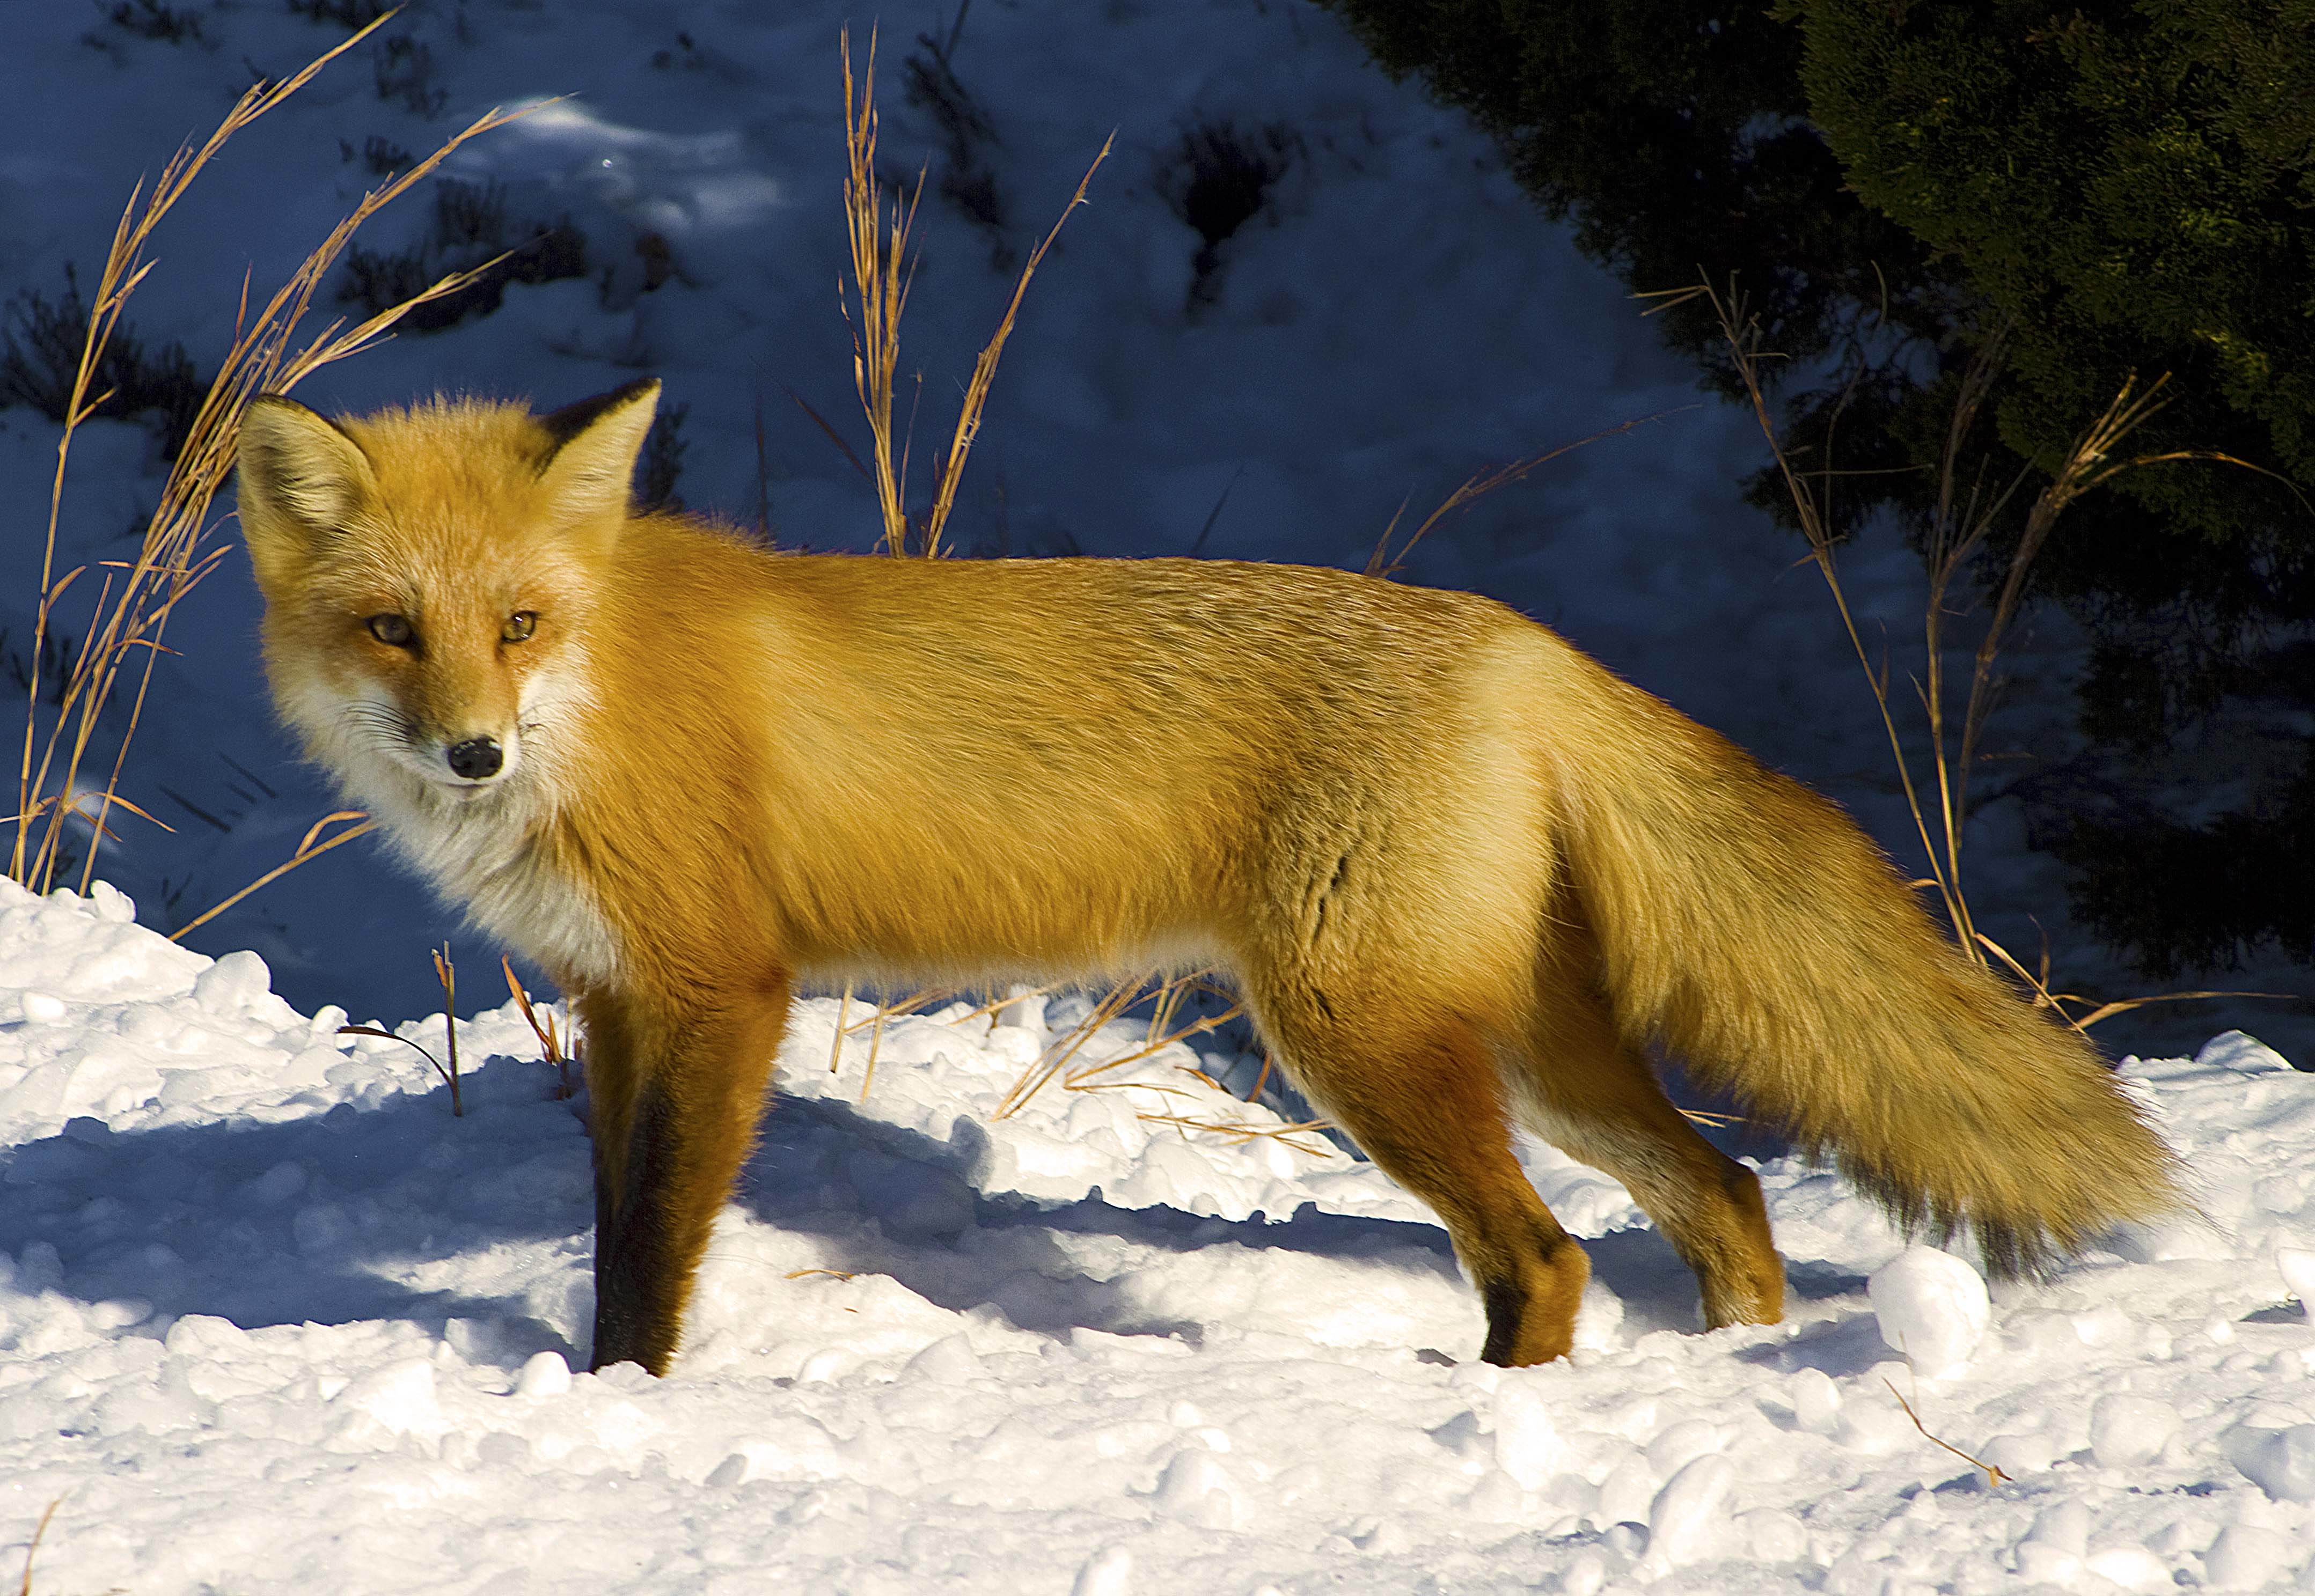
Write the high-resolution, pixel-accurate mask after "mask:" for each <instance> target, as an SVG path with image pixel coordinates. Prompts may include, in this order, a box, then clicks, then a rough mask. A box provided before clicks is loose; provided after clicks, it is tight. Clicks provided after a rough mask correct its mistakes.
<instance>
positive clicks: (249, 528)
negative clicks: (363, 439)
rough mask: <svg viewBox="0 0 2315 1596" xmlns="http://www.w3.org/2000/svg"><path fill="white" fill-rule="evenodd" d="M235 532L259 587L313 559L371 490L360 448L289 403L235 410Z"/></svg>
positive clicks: (264, 402) (269, 401)
mask: <svg viewBox="0 0 2315 1596" xmlns="http://www.w3.org/2000/svg"><path fill="white" fill-rule="evenodd" d="M238 453H239V460H238V464H237V474H238V480H239V483H240V494H241V531H242V536H244V538H246V539H247V540H248V543H249V559H250V563H251V564H252V565H253V566H254V567H255V568H256V571H257V581H258V585H259V586H260V587H262V588H264V589H265V590H268V591H271V590H272V589H273V588H274V587H275V586H276V585H277V582H278V581H279V579H280V578H282V577H284V576H286V575H287V574H288V572H291V571H292V570H293V569H295V567H296V566H297V564H298V563H301V562H304V561H306V560H308V559H310V558H311V557H312V555H313V553H314V549H315V544H316V542H317V540H318V539H319V538H321V537H323V536H326V535H327V534H329V533H331V532H333V531H334V530H336V529H337V528H341V527H342V526H344V525H345V524H346V522H347V520H348V519H350V517H351V516H352V515H353V513H354V511H355V510H356V508H357V507H359V505H360V504H361V503H362V502H363V501H365V500H367V499H368V498H369V497H370V496H371V495H372V493H373V492H375V491H376V489H377V478H376V477H375V476H374V475H373V474H371V471H370V466H369V458H368V456H366V455H364V454H363V453H362V451H361V446H360V445H359V444H358V443H356V442H355V441H354V440H353V439H351V438H350V437H348V436H347V435H346V433H345V432H344V431H342V430H341V429H339V428H338V427H337V426H335V425H334V424H333V423H332V422H331V421H328V420H327V419H326V418H324V417H323V416H320V415H317V414H315V412H313V411H310V410H308V409H306V407H305V406H304V405H302V404H300V403H297V401H296V400H294V399H284V398H282V397H281V396H280V395H276V394H266V395H260V396H259V397H257V398H255V399H253V400H251V401H250V402H249V408H248V409H247V410H245V411H244V412H242V418H241V442H240V446H239V450H238Z"/></svg>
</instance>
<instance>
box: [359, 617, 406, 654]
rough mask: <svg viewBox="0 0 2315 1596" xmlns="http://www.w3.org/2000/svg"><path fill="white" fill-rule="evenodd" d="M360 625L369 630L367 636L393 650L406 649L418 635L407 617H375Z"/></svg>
mask: <svg viewBox="0 0 2315 1596" xmlns="http://www.w3.org/2000/svg"><path fill="white" fill-rule="evenodd" d="M362 625H365V626H368V628H369V634H370V635H371V636H372V637H375V638H377V640H378V641H379V642H380V643H387V644H390V645H392V646H393V647H395V648H408V647H409V646H410V644H411V641H412V639H413V638H415V637H416V636H417V635H418V634H417V633H416V632H415V631H413V630H412V627H411V625H410V620H409V617H408V616H398V615H376V616H370V618H369V619H368V620H367V621H364V622H363V623H362Z"/></svg>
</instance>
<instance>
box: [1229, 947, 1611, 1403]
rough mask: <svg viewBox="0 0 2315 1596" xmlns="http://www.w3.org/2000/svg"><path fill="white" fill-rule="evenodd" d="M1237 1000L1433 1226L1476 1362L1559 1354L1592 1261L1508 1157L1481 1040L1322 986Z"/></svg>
mask: <svg viewBox="0 0 2315 1596" xmlns="http://www.w3.org/2000/svg"><path fill="white" fill-rule="evenodd" d="M1250 996H1253V997H1254V998H1255V1011H1256V1017H1257V1019H1258V1021H1259V1023H1260V1024H1261V1027H1262V1029H1263V1032H1264V1035H1265V1036H1266V1037H1267V1038H1268V1040H1269V1041H1270V1042H1271V1044H1272V1045H1273V1048H1274V1049H1276V1050H1277V1051H1278V1052H1279V1054H1280V1056H1281V1058H1282V1060H1283V1061H1284V1062H1285V1064H1286V1065H1287V1067H1288V1068H1289V1070H1290V1071H1291V1074H1292V1075H1293V1077H1294V1078H1295V1080H1296V1083H1297V1084H1298V1085H1299V1086H1301V1087H1302V1089H1303V1090H1304V1092H1305V1093H1306V1094H1308V1095H1309V1097H1310V1098H1311V1100H1312V1101H1313V1102H1314V1103H1316V1104H1317V1105H1318V1106H1319V1107H1320V1109H1321V1110H1322V1112H1324V1113H1327V1114H1328V1115H1330V1116H1331V1117H1332V1118H1333V1120H1334V1122H1335V1123H1336V1124H1337V1125H1339V1126H1341V1127H1342V1129H1343V1130H1344V1131H1348V1132H1349V1133H1350V1135H1351V1138H1352V1139H1353V1140H1354V1141H1356V1142H1357V1143H1358V1144H1359V1147H1360V1148H1361V1150H1362V1151H1363V1152H1364V1153H1365V1154H1366V1155H1367V1157H1370V1158H1371V1159H1373V1160H1374V1162H1375V1163H1376V1164H1377V1165H1379V1166H1380V1167H1381V1168H1382V1170H1383V1171H1384V1173H1386V1174H1388V1175H1389V1176H1390V1177H1391V1178H1392V1179H1393V1180H1395V1181H1397V1183H1398V1184H1400V1185H1402V1186H1405V1187H1406V1189H1407V1190H1408V1191H1410V1192H1412V1193H1415V1196H1417V1197H1419V1198H1421V1199H1422V1200H1423V1201H1424V1202H1425V1203H1427V1204H1429V1205H1430V1207H1431V1209H1432V1211H1433V1212H1435V1213H1437V1214H1438V1216H1439V1217H1440V1219H1441V1220H1442V1221H1443V1222H1444V1223H1445V1224H1446V1227H1447V1232H1448V1235H1449V1236H1450V1237H1452V1238H1453V1240H1454V1244H1455V1251H1456V1255H1458V1256H1459V1257H1460V1258H1461V1259H1462V1261H1463V1264H1464V1267H1465V1268H1466V1269H1467V1270H1468V1272H1470V1275H1471V1278H1472V1280H1473V1282H1474V1283H1475V1284H1476V1285H1477V1288H1478V1290H1479V1297H1480V1300H1481V1301H1482V1302H1483V1303H1484V1304H1485V1306H1486V1315H1487V1339H1486V1346H1485V1348H1484V1349H1483V1350H1482V1351H1481V1352H1480V1354H1479V1355H1480V1357H1481V1358H1482V1359H1484V1360H1485V1361H1487V1362H1489V1363H1495V1364H1500V1365H1503V1366H1505V1367H1518V1366H1520V1365H1523V1364H1529V1363H1543V1362H1548V1361H1550V1360H1551V1359H1554V1358H1557V1357H1562V1356H1564V1355H1566V1352H1567V1351H1568V1348H1569V1347H1570V1346H1571V1345H1572V1344H1573V1343H1574V1330H1575V1309H1576V1305H1577V1304H1578V1302H1579V1301H1581V1299H1582V1298H1583V1286H1584V1282H1585V1281H1588V1280H1589V1279H1590V1278H1591V1272H1592V1267H1591V1264H1590V1261H1589V1260H1587V1259H1586V1258H1585V1257H1584V1255H1583V1248H1582V1247H1581V1246H1577V1245H1576V1244H1575V1241H1574V1238H1573V1237H1569V1235H1568V1234H1567V1232H1566V1231H1565V1230H1563V1229H1561V1228H1560V1227H1559V1222H1558V1221H1557V1219H1553V1218H1552V1216H1551V1210H1549V1209H1548V1208H1546V1207H1545V1206H1544V1205H1543V1200H1542V1199H1541V1198H1539V1197H1538V1196H1537V1195H1536V1193H1535V1188H1534V1187H1533V1186H1532V1185H1530V1184H1529V1183H1528V1178H1527V1175H1526V1173H1525V1172H1524V1171H1523V1170H1521V1168H1520V1166H1519V1161H1518V1160H1517V1159H1516V1158H1514V1157H1512V1141H1511V1122H1510V1119H1509V1116H1508V1114H1507V1112H1506V1104H1505V1103H1504V1100H1503V1086H1502V1082H1501V1080H1500V1078H1499V1077H1498V1076H1497V1074H1496V1070H1495V1056H1494V1054H1495V1050H1494V1047H1493V1045H1492V1044H1491V1043H1490V1042H1489V1041H1488V1040H1487V1039H1486V1037H1485V1036H1484V1035H1482V1034H1481V1033H1479V1032H1478V1030H1477V1028H1476V1027H1475V1026H1473V1025H1472V1024H1470V1023H1469V1022H1468V1021H1466V1020H1462V1019H1459V1018H1455V1017H1450V1016H1448V1015H1445V1014H1444V1013H1442V1014H1441V1015H1436V1016H1433V1017H1432V1018H1431V1019H1429V1021H1428V1022H1427V1023H1418V1024H1408V1023H1405V1022H1399V1023H1393V1021H1392V1020H1391V1018H1390V1016H1389V1015H1388V1014H1386V1013H1384V1012H1383V1011H1382V1009H1381V1006H1379V1005H1361V1004H1355V1003H1352V1002H1348V1001H1346V1000H1345V998H1343V997H1341V996H1338V995H1335V994H1334V993H1332V992H1329V993H1328V994H1327V995H1326V997H1324V998H1320V997H1318V996H1317V993H1316V992H1315V990H1314V991H1311V992H1310V993H1309V994H1308V998H1307V999H1306V998H1303V996H1302V995H1301V994H1296V993H1282V992H1278V991H1273V992H1271V993H1268V994H1250Z"/></svg>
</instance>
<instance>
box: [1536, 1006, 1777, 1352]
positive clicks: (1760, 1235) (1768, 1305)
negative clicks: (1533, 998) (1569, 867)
mask: <svg viewBox="0 0 2315 1596" xmlns="http://www.w3.org/2000/svg"><path fill="white" fill-rule="evenodd" d="M1539 999H1540V1002H1539V1013H1538V1015H1537V1017H1536V1019H1535V1020H1534V1021H1533V1023H1532V1024H1531V1026H1530V1036H1529V1047H1528V1052H1527V1056H1526V1057H1525V1058H1523V1059H1522V1060H1520V1063H1519V1066H1518V1068H1519V1084H1518V1095H1519V1097H1520V1099H1521V1103H1520V1107H1521V1111H1522V1112H1521V1118H1522V1119H1523V1120H1525V1121H1526V1122H1527V1123H1528V1125H1529V1127H1530V1129H1531V1130H1533V1131H1535V1132H1536V1133H1537V1134H1538V1135H1539V1136H1541V1137H1542V1138H1543V1139H1545V1140H1547V1141H1548V1142H1550V1143H1551V1144H1552V1145H1553V1146H1555V1147H1557V1148H1559V1149H1560V1150H1561V1151H1563V1152H1565V1153H1566V1154H1567V1155H1568V1156H1569V1157H1573V1158H1577V1159H1581V1160H1582V1161H1583V1162H1584V1163H1586V1164H1589V1165H1591V1166H1592V1167H1594V1168H1596V1169H1602V1170H1605V1171H1606V1172H1607V1173H1608V1174H1610V1175H1613V1176H1614V1177H1615V1178H1616V1179H1618V1180H1619V1181H1621V1182H1622V1183H1623V1184H1624V1186H1625V1189H1626V1190H1628V1191H1629V1192H1630V1193H1632V1196H1633V1198H1634V1200H1635V1201H1637V1202H1638V1203H1639V1205H1640V1207H1641V1208H1642V1209H1643V1210H1645V1211H1646V1213H1647V1216H1648V1218H1649V1219H1652V1220H1654V1223H1655V1226H1656V1228H1657V1229H1659V1230H1661V1231H1662V1232H1663V1234H1664V1236H1665V1237H1666V1239H1668V1240H1669V1241H1671V1243H1672V1249H1673V1251H1675V1252H1677V1253H1678V1254H1679V1255H1681V1260H1682V1261H1683V1262H1684V1263H1686V1264H1688V1266H1689V1268H1690V1269H1691V1270H1693V1271H1694V1272H1695V1274H1696V1281H1697V1286H1698V1289H1699V1291H1700V1292H1701V1294H1702V1297H1703V1301H1704V1322H1705V1325H1706V1326H1707V1328H1710V1329H1715V1330H1716V1329H1718V1328H1720V1327H1721V1326H1724V1325H1773V1324H1775V1323H1777V1321H1778V1320H1779V1319H1781V1318H1782V1317H1784V1298H1785V1272H1784V1263H1783V1261H1782V1260H1781V1259H1780V1258H1779V1257H1778V1255H1777V1247H1776V1243H1775V1241H1774V1239H1773V1238H1772V1237H1770V1230H1769V1216H1768V1210H1767V1209H1766V1208H1765V1207H1764V1206H1763V1204H1762V1203H1761V1182H1760V1179H1759V1177H1758V1176H1756V1175H1753V1173H1752V1171H1751V1170H1750V1169H1748V1168H1746V1167H1745V1166H1743V1165H1742V1164H1740V1163H1738V1162H1737V1161H1736V1160H1735V1159H1734V1158H1731V1157H1727V1156H1726V1155H1725V1154H1724V1153H1722V1152H1721V1151H1720V1150H1719V1149H1718V1148H1715V1147H1714V1146H1713V1145H1712V1144H1711V1143H1710V1142H1708V1141H1707V1140H1705V1139H1704V1138H1703V1137H1702V1136H1701V1135H1700V1134H1699V1133H1698V1131H1697V1129H1696V1127H1695V1126H1694V1125H1693V1124H1691V1123H1690V1122H1689V1120H1688V1118H1687V1116H1686V1115H1684V1114H1682V1113H1681V1112H1680V1110H1679V1109H1677V1108H1675V1107H1674V1106H1673V1105H1672V1099H1671V1098H1669V1097H1667V1096H1665V1095H1664V1091H1663V1086H1661V1085H1660V1084H1659V1083H1658V1082H1657V1080H1656V1077H1655V1071H1654V1069H1652V1068H1649V1065H1648V1061H1647V1060H1646V1058H1645V1056H1644V1055H1643V1054H1642V1053H1641V1052H1640V1051H1639V1050H1637V1049H1636V1048H1634V1047H1632V1046H1630V1045H1629V1044H1628V1043H1627V1042H1625V1041H1624V1039H1623V1038H1622V1037H1621V1036H1620V1035H1619V1034H1618V1033H1617V1030H1616V1025H1615V1021H1614V1019H1613V1017H1612V1016H1611V1015H1610V1013H1609V1011H1608V1006H1607V1002H1606V999H1605V998H1602V997H1601V995H1600V994H1599V992H1598V991H1597V990H1596V989H1594V988H1593V987H1592V984H1591V983H1590V982H1589V981H1583V980H1566V981H1558V982H1552V981H1547V982H1546V983H1545V985H1544V987H1543V989H1542V990H1541V991H1540V992H1539Z"/></svg>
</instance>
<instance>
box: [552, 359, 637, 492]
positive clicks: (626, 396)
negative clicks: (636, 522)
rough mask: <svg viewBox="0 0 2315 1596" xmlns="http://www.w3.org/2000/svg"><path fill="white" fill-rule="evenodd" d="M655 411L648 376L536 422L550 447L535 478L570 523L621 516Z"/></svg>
mask: <svg viewBox="0 0 2315 1596" xmlns="http://www.w3.org/2000/svg"><path fill="white" fill-rule="evenodd" d="M658 413H659V379H658V378H657V377H644V378H643V379H642V380H641V381H639V382H631V383H629V384H627V385H626V386H625V387H623V388H613V389H612V390H611V391H610V392H609V393H608V394H598V395H595V397H593V398H592V399H581V401H579V403H576V404H566V405H564V406H563V408H562V409H561V410H558V411H555V412H554V413H552V414H551V415H544V416H541V417H539V418H538V424H539V425H540V426H541V427H542V428H544V429H545V431H546V434H547V436H548V437H550V438H552V439H554V444H555V448H554V455H553V456H552V457H549V458H548V460H547V462H546V465H545V468H544V469H543V470H541V471H540V473H539V480H540V481H542V482H543V483H545V484H546V489H547V492H549V493H550V494H552V495H553V496H554V501H555V502H556V503H557V505H559V506H560V507H561V509H562V510H563V513H564V514H565V515H566V516H568V517H569V519H572V521H582V520H594V519H599V518H602V517H607V516H608V517H610V518H612V519H617V520H624V519H625V518H626V513H627V497H628V493H629V492H630V491H631V489H632V488H633V486H634V479H635V457H636V456H638V455H640V454H641V453H643V436H644V434H646V433H648V432H649V431H650V430H651V424H652V417H653V416H655V415H657V414H658Z"/></svg>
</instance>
